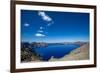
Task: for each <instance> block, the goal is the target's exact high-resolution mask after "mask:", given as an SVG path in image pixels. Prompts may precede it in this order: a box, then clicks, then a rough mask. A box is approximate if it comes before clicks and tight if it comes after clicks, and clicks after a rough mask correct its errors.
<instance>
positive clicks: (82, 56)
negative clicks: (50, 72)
mask: <svg viewBox="0 0 100 73" xmlns="http://www.w3.org/2000/svg"><path fill="white" fill-rule="evenodd" d="M86 59H89V43H87V44H84V45H83V46H81V47H80V48H77V49H75V50H73V51H72V52H70V53H69V54H68V55H65V56H64V57H62V58H59V59H58V58H53V56H52V57H51V59H49V61H68V60H86Z"/></svg>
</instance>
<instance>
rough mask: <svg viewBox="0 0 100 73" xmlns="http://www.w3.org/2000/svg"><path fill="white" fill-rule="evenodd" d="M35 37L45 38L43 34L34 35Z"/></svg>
mask: <svg viewBox="0 0 100 73" xmlns="http://www.w3.org/2000/svg"><path fill="white" fill-rule="evenodd" d="M35 36H36V37H45V35H44V34H41V33H36V34H35Z"/></svg>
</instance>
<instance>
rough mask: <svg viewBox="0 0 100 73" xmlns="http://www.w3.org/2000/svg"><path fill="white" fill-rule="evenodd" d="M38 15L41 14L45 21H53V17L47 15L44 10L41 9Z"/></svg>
mask: <svg viewBox="0 0 100 73" xmlns="http://www.w3.org/2000/svg"><path fill="white" fill-rule="evenodd" d="M38 15H39V16H41V17H42V19H43V20H44V21H47V22H50V21H52V18H50V17H49V16H48V15H46V13H45V12H43V11H39V12H38Z"/></svg>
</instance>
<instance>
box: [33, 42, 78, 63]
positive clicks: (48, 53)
mask: <svg viewBox="0 0 100 73" xmlns="http://www.w3.org/2000/svg"><path fill="white" fill-rule="evenodd" d="M78 47H79V45H75V44H68V45H48V46H47V47H41V48H36V49H34V50H35V52H36V53H37V54H38V55H40V57H42V59H43V60H44V61H48V60H49V59H50V58H51V57H52V56H53V57H54V58H61V57H63V56H65V55H67V54H69V53H70V52H71V51H72V50H74V49H76V48H78Z"/></svg>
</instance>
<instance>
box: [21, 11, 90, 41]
mask: <svg viewBox="0 0 100 73" xmlns="http://www.w3.org/2000/svg"><path fill="white" fill-rule="evenodd" d="M21 40H22V41H25V42H72V41H89V13H75V12H55V11H34V10H21Z"/></svg>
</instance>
